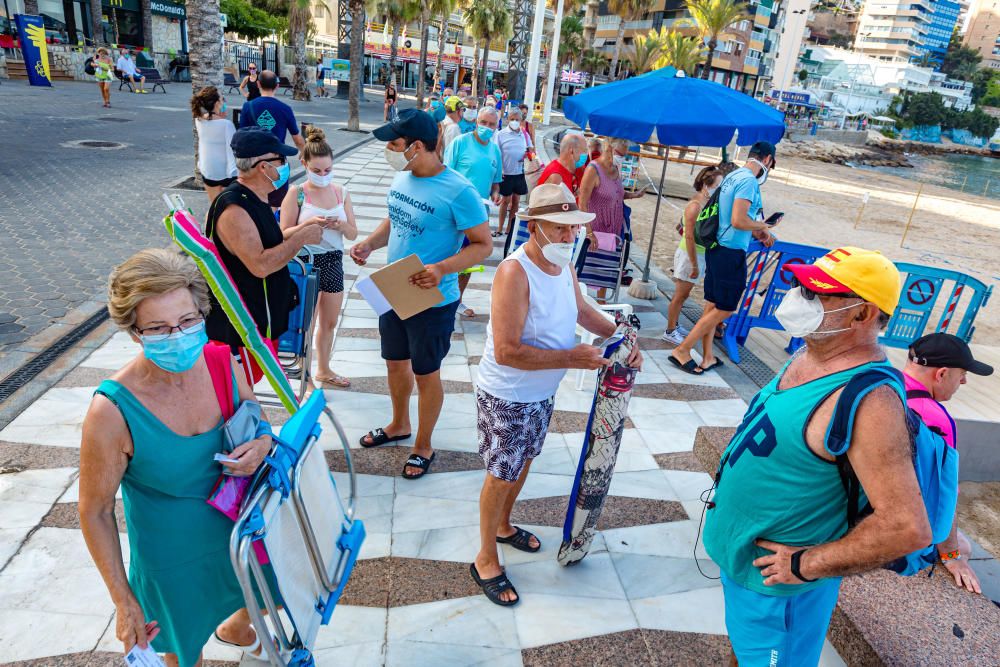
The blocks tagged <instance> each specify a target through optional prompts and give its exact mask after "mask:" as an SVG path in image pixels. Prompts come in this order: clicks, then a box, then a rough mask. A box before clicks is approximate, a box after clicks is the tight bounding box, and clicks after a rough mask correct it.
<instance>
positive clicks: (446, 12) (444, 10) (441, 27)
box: [427, 0, 458, 88]
mask: <svg viewBox="0 0 1000 667" xmlns="http://www.w3.org/2000/svg"><path fill="white" fill-rule="evenodd" d="M427 2H428V6H430V8H431V13H432V14H437V15H438V16H439V17H440V18H439V20H440V22H439V23H438V39H437V50H438V54H437V63H436V64H435V65H434V80H435V81H440V80H441V57H442V56H443V55H444V47H445V42H446V41H447V39H446V37H447V36H448V17H449V16H451V13H452V12H453V11H455V7H457V6H458V0H427ZM442 88H443V86H442Z"/></svg>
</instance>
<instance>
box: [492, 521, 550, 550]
mask: <svg viewBox="0 0 1000 667" xmlns="http://www.w3.org/2000/svg"><path fill="white" fill-rule="evenodd" d="M532 537H534V538H535V539H536V540H538V536H537V535H532V534H531V533H529V532H528V531H526V530H525V529H524V528H521V527H520V526H514V534H513V535H508V536H507V537H497V544H509V545H510V546H512V547H514V548H515V549H517V550H518V551H527V552H528V553H529V554H533V553H535V552H536V551H538V550H539V549H541V548H542V541H541V540H538V546H537V547H534V548H532V547H531V538H532Z"/></svg>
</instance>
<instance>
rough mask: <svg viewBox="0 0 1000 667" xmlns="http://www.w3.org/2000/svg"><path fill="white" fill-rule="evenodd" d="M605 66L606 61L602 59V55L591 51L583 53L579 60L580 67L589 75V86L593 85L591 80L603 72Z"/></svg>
mask: <svg viewBox="0 0 1000 667" xmlns="http://www.w3.org/2000/svg"><path fill="white" fill-rule="evenodd" d="M607 66H608V59H607V58H605V57H604V54H603V53H601V52H599V51H594V50H592V49H591V50H587V51H585V52H584V53H583V56H582V58H581V59H580V67H582V68H583V70H584V71H585V72H589V73H590V75H591V85H593V79H594V77H595V76H596V75H597V73H598V72H603V71H604V68H605V67H607Z"/></svg>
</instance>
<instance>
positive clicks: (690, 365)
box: [667, 354, 705, 375]
mask: <svg viewBox="0 0 1000 667" xmlns="http://www.w3.org/2000/svg"><path fill="white" fill-rule="evenodd" d="M667 359H669V360H670V363H672V364H673V365H674V366H676V367H677V368H679V369H680V370H682V371H684V372H685V373H687V374H688V375H701V374H702V373H704V372H705V370H704V369H703V368H702V367H701V366H699V365H698V362H697V361H695V360H694V359H688V360H687V362H686V363H683V364H682V363H681V360H680V359H678V358H677V357H675V356H674V355H672V354H668V355H667ZM696 368H697V369H698V370H697V371H696V370H695V369H696Z"/></svg>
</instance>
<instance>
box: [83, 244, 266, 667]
mask: <svg viewBox="0 0 1000 667" xmlns="http://www.w3.org/2000/svg"><path fill="white" fill-rule="evenodd" d="M209 307H210V306H209V291H208V285H207V284H206V283H205V280H204V278H203V277H202V275H201V273H200V272H199V271H198V267H196V266H195V264H194V262H192V261H191V260H190V259H188V258H187V257H185V256H184V255H182V254H179V253H178V252H176V251H169V250H164V249H150V250H143V251H141V252H139V253H137V254H135V255H133V256H132V257H131V258H129V259H128V260H126V261H125V262H124V263H123V264H121V265H120V266H118V267H117V268H115V269H114V271H112V273H111V279H110V282H109V289H108V311H109V312H110V314H111V319H112V320H113V321H114V323H115V324H116V325H118V327H119V328H120V329H121V330H122V331H124V332H126V333H128V335H129V337H131V339H132V340H133V341H134V342H136V343H138V344H139V345H140V346H141V352H140V353H139V354H138V355H137V356H136V357H135V358H134V359H132V360H131V361H130V362H128V363H127V364H126V365H125V367H124V368H122V369H121V370H119V371H118V372H116V373H115V374H114V375H112V376H111V378H110V379H108V380H104V381H103V382H102V383H101V385H100V386H99V387H98V388H97V391H96V392H95V395H94V398H93V400H92V401H91V404H90V409H89V410H88V411H87V416H86V417H85V418H84V421H83V437H82V440H81V443H80V503H79V513H80V527H81V528H82V529H83V536H84V539H85V540H86V542H87V549H88V550H89V551H90V556H91V558H93V559H94V563H95V564H96V565H97V569H98V570H99V571H100V573H101V577H102V578H103V579H104V584H105V586H107V589H108V593H109V594H110V595H111V600H112V601H113V602H114V605H115V635H116V636H117V638H118V640H119V641H121V642H122V645H123V647H124V650H125V652H126V653H127V652H128V651H130V650H131V649H132V647H133V646H135V645H139V646H140V647H142V648H146V647H147V646H148V645H150V644H152V647H153V649H154V650H156V651H157V652H161V653H166V654H167V655H166V663H167V664H168V665H171V667H176V666H177V665H180V667H193V666H194V665H196V664H199V665H200V664H201V651H202V647H203V646H204V644H205V640H206V639H207V638H208V637H209V636H211V635H212V634H213V633H214V635H215V637H216V638H217V639H218V640H220V641H222V642H224V643H226V644H227V645H229V646H236V647H239V648H243V649H244V650H245V651H246V653H248V654H252V653H253V651H254V650H255V649H258V648H259V646H260V644H259V642H258V641H257V638H256V634H255V633H254V630H253V627H252V626H251V625H250V618H249V616H248V615H247V612H246V609H244V608H243V607H244V604H245V603H244V601H243V593H242V591H241V590H240V586H239V583H238V582H237V581H236V576H235V575H234V573H233V568H232V566H231V565H230V563H229V557H228V552H229V536H230V534H231V533H232V531H233V522H232V520H231V519H229V518H228V517H227V516H226V515H224V514H223V513H222V512H220V511H218V510H217V509H215V508H213V507H212V506H210V505H209V504H208V503H206V502H205V500H206V499H207V498H208V497H209V496H210V495H211V493H212V489H213V487H214V485H215V483H216V481H217V480H218V478H219V475H220V474H221V473H222V472H223V471H225V472H227V473H228V474H230V475H235V476H240V477H245V476H249V475H252V474H254V472H255V471H256V470H257V468H258V466H259V465H260V464H261V462H262V461H263V460H264V456H265V455H267V453H268V452H269V451H270V448H271V438H270V436H269V435H261V436H260V437H258V438H256V439H254V440H251V441H249V442H247V443H244V444H242V445H239V446H238V447H236V448H235V449H234V450H233V451H232V452H231V453H229V454H227V457H229V458H230V459H233V460H234V461H235V462H222V463H221V464H220V463H217V462H216V461H215V460H214V459H213V457H214V455H216V454H221V453H223V452H224V451H225V449H224V448H225V442H224V439H223V431H222V429H221V428H219V424H220V423H221V422H222V412H221V406H220V401H219V399H218V398H217V394H216V390H215V388H214V386H213V381H212V377H211V376H210V375H209V369H210V368H212V369H214V370H215V371H216V372H217V373H218V374H219V376H220V377H225V378H229V380H228V381H229V382H230V383H231V385H232V386H233V387H234V388H235V389H236V390H237V392H236V393H237V398H238V400H241V401H244V400H245V401H256V398H255V397H254V395H253V391H252V390H251V388H250V385H248V384H247V382H246V380H245V379H244V378H243V377H241V374H240V373H234V367H233V361H232V357H231V356H230V355H229V353H228V352H227V351H226V350H225V349H224V348H218V347H216V346H213V345H209V344H208V338H207V337H206V336H205V314H206V313H207V312H208V311H209ZM119 487H121V492H122V502H123V504H124V509H125V524H126V527H127V533H128V550H129V553H128V572H127V573H126V569H125V565H124V562H123V558H122V545H121V539H120V537H119V534H118V532H119V529H118V524H117V521H116V520H115V494H116V492H117V491H118V489H119Z"/></svg>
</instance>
